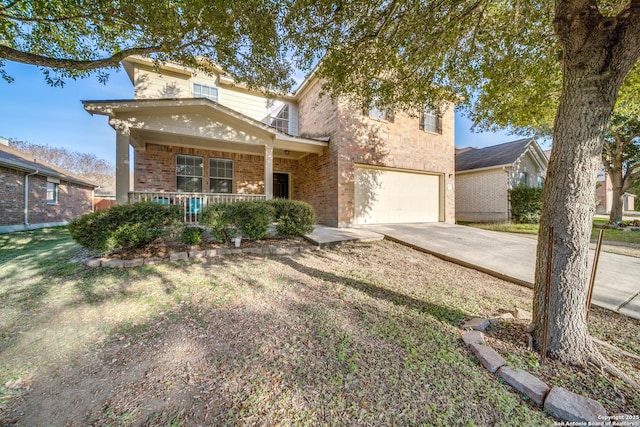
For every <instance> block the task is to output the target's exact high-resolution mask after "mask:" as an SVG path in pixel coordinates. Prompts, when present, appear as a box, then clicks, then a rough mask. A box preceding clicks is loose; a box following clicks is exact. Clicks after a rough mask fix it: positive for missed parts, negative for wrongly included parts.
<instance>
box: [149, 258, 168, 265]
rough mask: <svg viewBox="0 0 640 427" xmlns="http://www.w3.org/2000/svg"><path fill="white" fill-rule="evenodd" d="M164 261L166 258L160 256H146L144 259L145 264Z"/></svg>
mask: <svg viewBox="0 0 640 427" xmlns="http://www.w3.org/2000/svg"><path fill="white" fill-rule="evenodd" d="M163 261H164V258H159V257H151V258H145V259H144V265H155V264H160V263H161V262H163Z"/></svg>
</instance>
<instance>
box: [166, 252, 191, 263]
mask: <svg viewBox="0 0 640 427" xmlns="http://www.w3.org/2000/svg"><path fill="white" fill-rule="evenodd" d="M187 258H189V254H188V253H186V252H174V253H172V254H171V255H169V261H179V260H182V259H187Z"/></svg>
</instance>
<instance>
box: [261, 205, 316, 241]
mask: <svg viewBox="0 0 640 427" xmlns="http://www.w3.org/2000/svg"><path fill="white" fill-rule="evenodd" d="M270 203H271V206H273V208H274V215H275V220H276V222H277V225H276V230H277V231H278V234H280V235H281V236H303V235H305V234H307V233H311V232H312V231H313V226H314V225H315V223H316V213H315V211H314V210H313V208H312V207H311V205H310V204H308V203H305V202H301V201H298V200H288V199H273V200H271V202H270Z"/></svg>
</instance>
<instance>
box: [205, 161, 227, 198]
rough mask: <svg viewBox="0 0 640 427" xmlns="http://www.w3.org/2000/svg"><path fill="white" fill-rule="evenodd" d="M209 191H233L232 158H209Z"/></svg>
mask: <svg viewBox="0 0 640 427" xmlns="http://www.w3.org/2000/svg"><path fill="white" fill-rule="evenodd" d="M209 191H210V192H212V193H233V160H229V159H209Z"/></svg>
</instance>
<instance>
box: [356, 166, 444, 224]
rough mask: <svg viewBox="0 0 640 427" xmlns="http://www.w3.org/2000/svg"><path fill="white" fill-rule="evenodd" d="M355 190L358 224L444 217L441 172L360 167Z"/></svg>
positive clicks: (428, 219)
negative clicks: (435, 173)
mask: <svg viewBox="0 0 640 427" xmlns="http://www.w3.org/2000/svg"><path fill="white" fill-rule="evenodd" d="M354 191H355V212H354V214H355V218H354V221H355V223H356V224H391V223H403V222H404V223H407V222H438V221H440V220H441V189H440V175H434V174H427V173H420V172H413V171H406V170H396V169H388V168H375V167H367V166H356V168H355V170H354Z"/></svg>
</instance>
